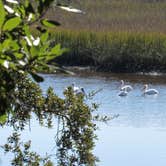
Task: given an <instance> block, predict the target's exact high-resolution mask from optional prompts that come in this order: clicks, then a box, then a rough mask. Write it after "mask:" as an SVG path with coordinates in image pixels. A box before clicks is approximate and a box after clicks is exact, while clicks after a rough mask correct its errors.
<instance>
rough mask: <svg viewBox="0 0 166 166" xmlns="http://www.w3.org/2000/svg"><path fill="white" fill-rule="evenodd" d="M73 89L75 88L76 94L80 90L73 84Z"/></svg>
mask: <svg viewBox="0 0 166 166" xmlns="http://www.w3.org/2000/svg"><path fill="white" fill-rule="evenodd" d="M72 88H73V91H74V93H77V92H78V91H79V90H80V88H79V87H77V86H75V83H72Z"/></svg>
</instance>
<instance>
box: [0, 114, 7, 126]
mask: <svg viewBox="0 0 166 166" xmlns="http://www.w3.org/2000/svg"><path fill="white" fill-rule="evenodd" d="M6 120H7V115H6V114H3V115H0V124H4V123H5V122H6Z"/></svg>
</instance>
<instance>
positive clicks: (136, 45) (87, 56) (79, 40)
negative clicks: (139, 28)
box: [52, 30, 166, 72]
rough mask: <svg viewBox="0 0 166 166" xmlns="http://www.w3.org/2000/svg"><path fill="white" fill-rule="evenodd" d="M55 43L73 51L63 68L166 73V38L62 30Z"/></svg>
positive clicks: (64, 59) (61, 60)
mask: <svg viewBox="0 0 166 166" xmlns="http://www.w3.org/2000/svg"><path fill="white" fill-rule="evenodd" d="M52 38H53V39H54V43H61V44H62V46H63V47H67V48H69V49H70V51H69V52H67V53H65V54H64V55H62V56H61V57H58V58H57V59H56V61H57V62H59V63H61V64H63V65H91V66H95V67H96V69H98V70H102V71H114V72H137V71H166V35H164V34H159V33H129V32H116V33H115V32H114V33H111V32H91V31H69V30H59V31H54V32H53V33H52Z"/></svg>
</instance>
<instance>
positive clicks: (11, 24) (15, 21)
mask: <svg viewBox="0 0 166 166" xmlns="http://www.w3.org/2000/svg"><path fill="white" fill-rule="evenodd" d="M20 23H21V18H20V17H14V18H11V19H9V20H8V21H6V22H5V24H4V26H3V30H4V31H11V30H13V29H14V28H16V27H17V26H18V25H19V24H20Z"/></svg>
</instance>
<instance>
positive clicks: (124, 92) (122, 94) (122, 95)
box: [118, 89, 128, 97]
mask: <svg viewBox="0 0 166 166" xmlns="http://www.w3.org/2000/svg"><path fill="white" fill-rule="evenodd" d="M127 94H128V92H127V91H126V89H125V90H121V91H120V92H119V93H118V96H120V97H124V96H127Z"/></svg>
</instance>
